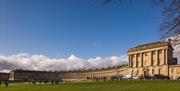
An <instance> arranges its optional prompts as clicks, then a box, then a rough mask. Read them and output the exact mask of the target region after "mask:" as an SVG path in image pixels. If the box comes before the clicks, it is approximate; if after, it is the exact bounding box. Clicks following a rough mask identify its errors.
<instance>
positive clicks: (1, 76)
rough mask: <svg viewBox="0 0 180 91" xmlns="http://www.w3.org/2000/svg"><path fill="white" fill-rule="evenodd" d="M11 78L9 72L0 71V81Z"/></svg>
mask: <svg viewBox="0 0 180 91" xmlns="http://www.w3.org/2000/svg"><path fill="white" fill-rule="evenodd" d="M6 80H9V74H8V73H0V81H6Z"/></svg>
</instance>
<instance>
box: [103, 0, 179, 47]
mask: <svg viewBox="0 0 180 91" xmlns="http://www.w3.org/2000/svg"><path fill="white" fill-rule="evenodd" d="M112 1H117V0H103V2H104V3H105V4H106V3H110V2H112ZM118 1H119V2H122V1H123V0H118ZM151 1H152V2H153V4H154V5H156V6H162V7H163V12H162V16H163V21H162V23H161V24H160V28H159V31H160V32H161V33H162V38H170V37H172V36H173V42H172V44H173V45H174V46H176V45H178V44H180V0H151Z"/></svg>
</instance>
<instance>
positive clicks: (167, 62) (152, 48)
mask: <svg viewBox="0 0 180 91" xmlns="http://www.w3.org/2000/svg"><path fill="white" fill-rule="evenodd" d="M128 57H129V58H128V59H129V61H128V62H129V63H128V64H129V65H128V67H129V69H128V70H129V73H130V74H131V75H132V76H154V74H162V75H164V76H169V77H170V71H169V69H175V68H176V67H178V65H177V60H173V48H172V46H171V43H170V40H169V41H168V42H166V41H159V42H154V43H149V44H145V45H139V46H136V47H134V48H130V49H129V50H128ZM177 69H179V68H177Z"/></svg>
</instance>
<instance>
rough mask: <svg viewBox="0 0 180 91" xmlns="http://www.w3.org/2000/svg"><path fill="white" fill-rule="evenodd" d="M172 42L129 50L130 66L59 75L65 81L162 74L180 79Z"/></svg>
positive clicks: (179, 69)
mask: <svg viewBox="0 0 180 91" xmlns="http://www.w3.org/2000/svg"><path fill="white" fill-rule="evenodd" d="M173 50H174V49H173V47H172V46H171V41H170V40H169V41H158V42H153V43H148V44H143V45H139V46H136V47H134V48H130V49H129V50H128V65H127V66H125V65H124V66H122V67H115V68H110V69H106V70H104V69H100V70H93V71H90V70H89V71H72V72H65V73H61V74H59V77H60V78H62V79H64V80H80V79H81V80H83V79H84V80H85V79H86V78H87V77H90V78H96V77H98V78H102V77H107V78H109V77H112V76H126V75H131V77H140V76H142V77H145V76H154V75H155V74H161V75H164V76H168V77H170V78H171V79H177V78H178V77H180V65H179V64H177V58H173Z"/></svg>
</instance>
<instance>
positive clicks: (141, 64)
mask: <svg viewBox="0 0 180 91" xmlns="http://www.w3.org/2000/svg"><path fill="white" fill-rule="evenodd" d="M140 56H141V67H143V53H141V54H140Z"/></svg>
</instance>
